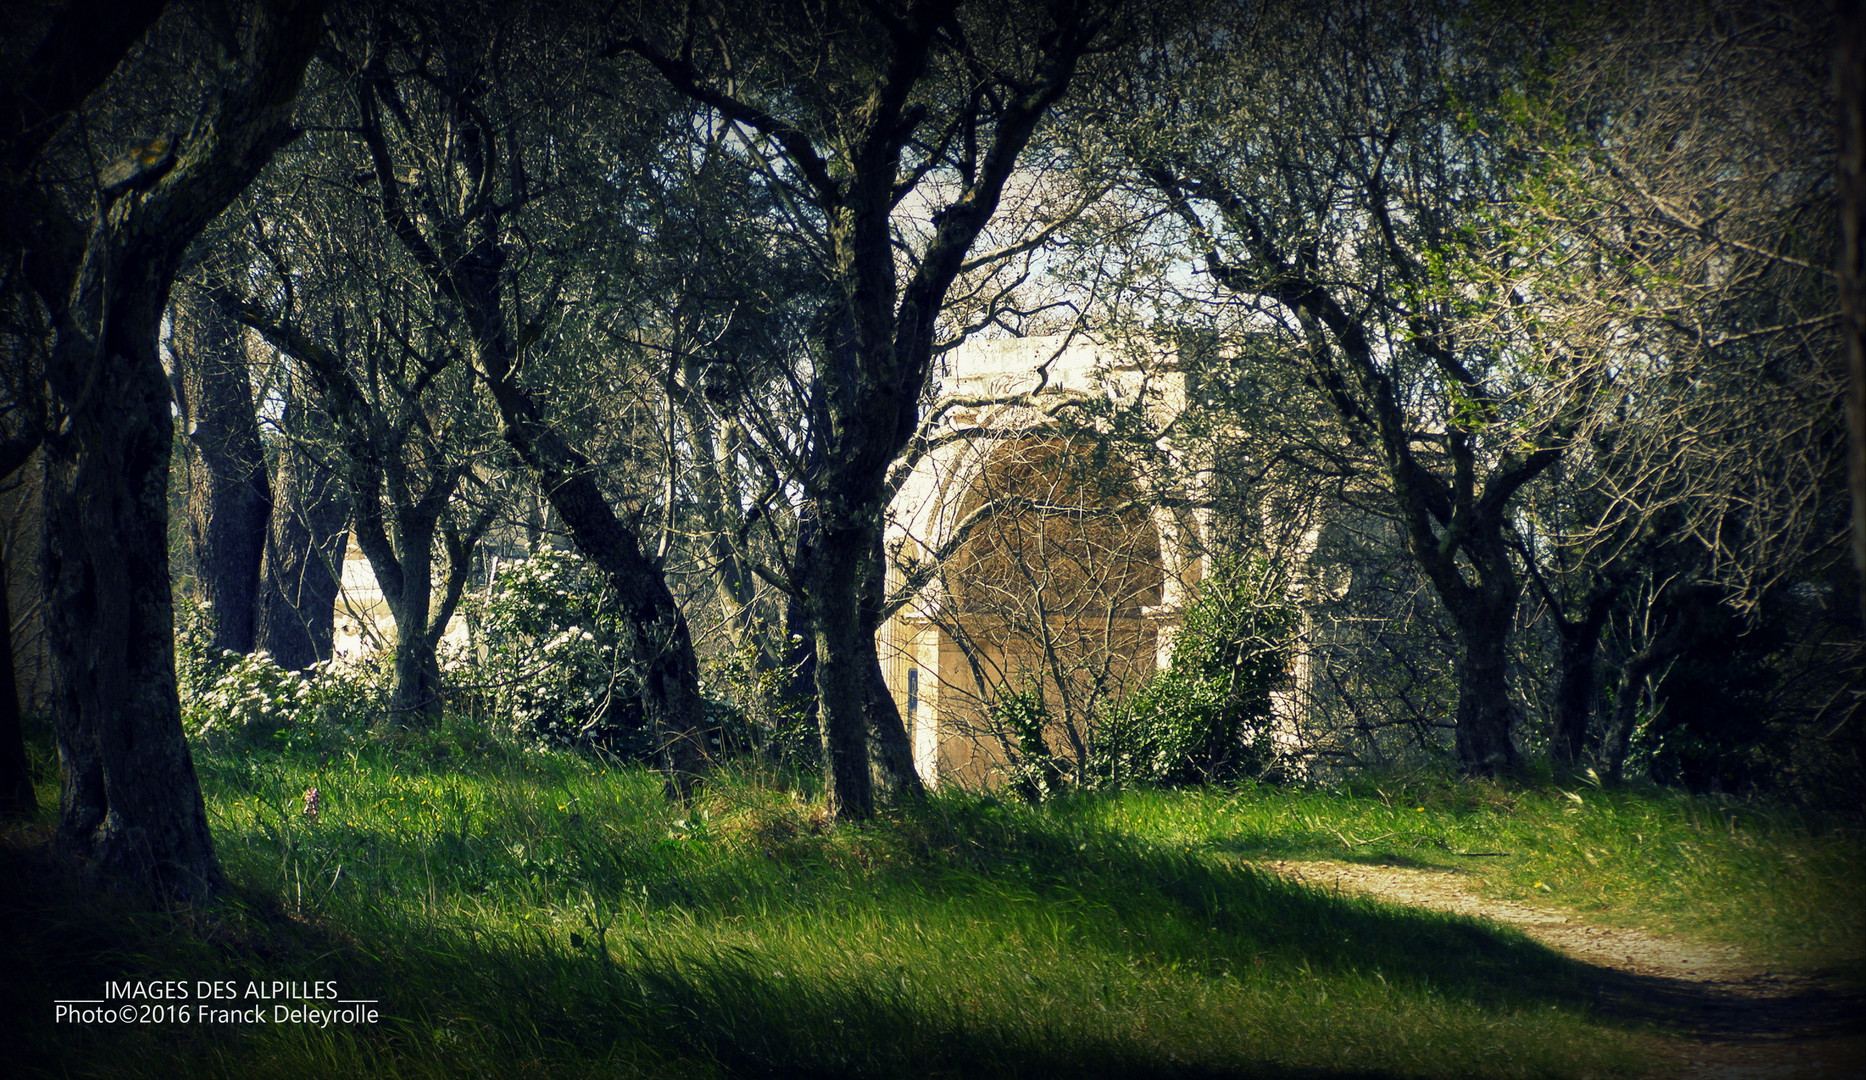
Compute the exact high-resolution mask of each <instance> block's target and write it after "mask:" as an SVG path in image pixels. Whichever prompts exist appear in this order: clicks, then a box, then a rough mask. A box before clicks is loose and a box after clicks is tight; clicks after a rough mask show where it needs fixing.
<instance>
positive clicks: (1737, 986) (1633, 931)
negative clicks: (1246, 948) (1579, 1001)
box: [1255, 859, 1866, 1080]
mask: <svg viewBox="0 0 1866 1080" xmlns="http://www.w3.org/2000/svg"><path fill="white" fill-rule="evenodd" d="M1255 865H1257V866H1258V867H1260V868H1262V869H1265V870H1270V871H1274V872H1275V873H1278V874H1281V875H1283V876H1285V877H1289V878H1293V879H1295V880H1298V881H1302V882H1305V883H1307V884H1310V885H1314V886H1317V887H1320V888H1329V889H1340V890H1342V891H1348V892H1360V893H1366V894H1369V895H1372V896H1376V897H1378V898H1380V899H1382V900H1388V901H1391V902H1393V903H1398V904H1407V905H1411V906H1414V907H1424V908H1432V909H1434V910H1438V911H1450V912H1455V913H1457V914H1460V915H1470V916H1474V917H1478V918H1484V919H1491V920H1494V921H1496V922H1500V923H1505V924H1507V925H1510V926H1514V927H1516V928H1517V929H1519V930H1521V931H1522V932H1523V933H1525V934H1527V935H1528V936H1529V937H1531V938H1534V939H1535V940H1537V941H1539V942H1541V943H1542V944H1544V945H1547V946H1549V947H1550V948H1552V949H1556V950H1558V951H1560V952H1562V953H1565V954H1567V955H1568V956H1570V957H1573V958H1574V959H1576V960H1580V961H1582V962H1584V963H1587V964H1591V965H1593V966H1595V967H1597V968H1601V969H1603V975H1604V976H1605V977H1604V979H1603V990H1602V997H1603V1004H1604V1005H1606V1006H1608V1007H1610V1008H1622V1009H1625V1010H1627V1011H1629V1012H1633V1013H1635V1014H1643V1015H1645V1016H1647V1017H1648V1018H1650V1019H1652V1020H1655V1021H1658V1022H1660V1023H1662V1024H1664V1025H1665V1026H1666V1027H1668V1028H1670V1029H1672V1030H1673V1031H1674V1032H1676V1037H1675V1038H1674V1039H1673V1040H1672V1050H1673V1061H1672V1063H1671V1067H1670V1068H1668V1069H1667V1070H1666V1071H1665V1072H1664V1073H1662V1074H1660V1075H1663V1076H1670V1077H1678V1078H1681V1080H1682V1078H1693V1080H1695V1078H1699V1077H1702V1078H1706V1080H1800V1078H1803V1077H1808V1078H1820V1080H1842V1078H1845V1080H1852V1078H1866V1005H1863V1004H1862V1002H1861V1000H1860V998H1859V997H1858V996H1857V995H1856V994H1849V993H1846V992H1844V991H1843V990H1842V989H1841V988H1840V987H1837V986H1835V985H1833V984H1832V983H1830V982H1826V981H1823V980H1820V979H1816V978H1812V977H1809V976H1806V975H1800V974H1792V973H1786V972H1776V971H1770V970H1767V969H1764V968H1759V967H1756V966H1755V965H1753V964H1750V963H1747V962H1745V961H1744V959H1743V958H1742V956H1741V955H1740V953H1739V952H1738V951H1737V950H1736V949H1735V948H1734V947H1731V946H1725V945H1706V944H1700V943H1697V942H1690V941H1684V940H1682V939H1678V938H1669V937H1661V936H1659V935H1657V934H1652V933H1649V932H1647V931H1645V930H1641V929H1638V928H1636V927H1621V926H1601V925H1597V924H1594V923H1589V922H1587V921H1586V920H1585V919H1584V918H1583V917H1582V916H1580V915H1578V914H1575V913H1573V912H1566V911H1561V910H1559V909H1557V908H1554V907H1540V906H1536V905H1533V904H1526V903H1522V902H1520V901H1511V900H1493V899H1489V898H1486V897H1482V896H1479V895H1478V893H1477V889H1476V886H1477V884H1478V879H1477V878H1476V877H1475V875H1472V874H1469V873H1463V872H1459V871H1456V870H1428V869H1420V868H1416V867H1406V866H1381V865H1369V864H1365V863H1346V862H1335V861H1332V860H1324V859H1317V860H1303V861H1264V862H1258V863H1256V864H1255Z"/></svg>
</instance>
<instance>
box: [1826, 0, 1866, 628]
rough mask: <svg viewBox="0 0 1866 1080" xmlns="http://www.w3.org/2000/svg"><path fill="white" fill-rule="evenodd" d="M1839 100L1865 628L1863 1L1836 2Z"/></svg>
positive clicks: (1843, 278) (1850, 435) (1843, 308)
mask: <svg viewBox="0 0 1866 1080" xmlns="http://www.w3.org/2000/svg"><path fill="white" fill-rule="evenodd" d="M1834 76H1835V78H1834V81H1835V87H1836V89H1837V91H1838V93H1839V97H1840V154H1839V164H1840V168H1839V172H1840V223H1841V245H1840V318H1841V323H1840V327H1841V334H1842V336H1843V337H1844V338H1845V343H1844V345H1845V348H1846V353H1847V477H1848V484H1849V487H1850V490H1851V494H1852V502H1853V569H1854V574H1855V584H1856V585H1858V586H1859V608H1860V621H1861V625H1862V626H1866V3H1862V2H1861V0H1842V2H1841V4H1840V47H1839V48H1838V49H1837V50H1835V53H1834Z"/></svg>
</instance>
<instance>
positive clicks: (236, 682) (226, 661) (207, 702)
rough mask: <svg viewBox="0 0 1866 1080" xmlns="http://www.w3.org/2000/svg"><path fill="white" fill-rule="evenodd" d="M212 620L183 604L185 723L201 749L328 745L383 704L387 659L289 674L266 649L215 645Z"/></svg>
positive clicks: (178, 662)
mask: <svg viewBox="0 0 1866 1080" xmlns="http://www.w3.org/2000/svg"><path fill="white" fill-rule="evenodd" d="M207 625H208V624H207V620H206V619H204V618H203V617H202V613H201V611H200V609H199V608H197V607H195V606H194V605H192V604H189V603H185V602H184V603H182V604H180V605H178V607H177V618H176V633H175V672H176V676H177V682H178V687H177V689H178V690H179V691H180V695H181V719H182V727H183V728H184V729H185V730H186V731H187V733H188V736H189V737H190V738H191V739H193V740H194V741H196V742H197V743H199V744H201V745H203V746H207V747H211V748H219V747H224V746H228V745H243V746H248V747H253V746H260V745H265V744H268V743H271V744H274V745H279V746H288V747H309V746H318V745H323V744H326V743H329V742H332V741H341V740H343V739H346V738H348V737H351V736H354V735H356V734H359V733H361V732H362V731H364V730H366V729H367V728H368V726H369V723H370V720H371V719H372V718H373V717H374V716H376V715H377V714H378V713H379V711H380V709H381V704H382V702H383V700H384V697H385V694H386V691H387V686H388V671H387V669H386V666H385V665H384V663H383V662H382V660H381V658H365V659H363V660H356V661H352V660H327V661H323V662H320V663H317V664H313V665H312V666H311V667H310V668H308V669H306V670H305V671H303V672H298V671H290V670H287V669H285V668H282V667H280V666H279V665H278V664H277V663H276V662H274V661H273V659H272V657H271V656H270V655H268V654H267V653H266V652H265V651H264V650H261V651H258V652H255V653H252V654H251V655H242V654H240V653H237V652H232V651H229V650H216V649H214V648H213V646H212V644H211V636H212V635H211V634H210V633H209V632H208V630H207Z"/></svg>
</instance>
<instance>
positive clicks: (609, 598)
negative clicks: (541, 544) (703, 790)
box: [461, 550, 648, 757]
mask: <svg viewBox="0 0 1866 1080" xmlns="http://www.w3.org/2000/svg"><path fill="white" fill-rule="evenodd" d="M472 614H473V615H474V616H475V617H476V620H475V621H476V622H478V624H479V628H480V656H479V660H480V663H478V664H477V665H475V666H472V667H471V668H469V669H463V670H462V672H461V674H463V675H466V676H467V677H468V678H469V679H470V683H469V685H467V686H466V687H463V689H468V690H471V691H474V693H473V694H472V695H471V696H472V697H473V698H475V699H476V700H478V701H479V702H480V703H481V706H482V708H484V709H486V710H487V711H488V712H489V713H490V715H491V717H492V718H493V719H494V720H495V721H496V722H498V723H499V724H501V725H502V726H506V727H508V728H509V730H511V731H512V732H513V733H514V734H517V735H519V736H521V737H525V738H532V739H537V740H539V741H541V742H546V743H551V744H556V745H565V746H595V747H601V748H602V749H604V750H606V751H608V752H610V753H614V754H618V755H621V756H624V757H640V756H645V754H646V752H647V749H648V739H647V736H646V733H645V732H644V730H643V715H642V708H641V699H640V696H639V694H638V692H637V689H636V681H635V668H634V664H633V658H632V656H631V654H630V650H629V647H628V639H627V637H626V630H627V626H626V624H625V622H624V621H623V619H622V617H621V615H620V613H619V612H618V610H617V604H616V600H615V595H614V593H613V591H612V590H611V588H610V586H609V583H608V581H607V579H606V578H605V577H604V576H603V575H602V574H601V573H599V572H597V571H596V569H595V568H594V567H592V566H590V565H589V564H588V563H586V562H585V561H584V560H583V559H582V558H580V557H579V556H577V555H575V554H573V553H571V552H567V551H549V550H546V551H540V552H538V553H536V554H534V555H533V556H531V557H530V558H529V559H526V560H524V561H523V562H515V563H512V564H510V565H508V566H505V567H502V568H501V569H500V570H499V573H498V575H497V577H496V578H495V579H494V581H493V587H492V590H491V594H490V595H489V596H484V597H480V598H478V599H477V600H475V601H474V602H473V604H472Z"/></svg>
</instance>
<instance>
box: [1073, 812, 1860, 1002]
mask: <svg viewBox="0 0 1866 1080" xmlns="http://www.w3.org/2000/svg"><path fill="white" fill-rule="evenodd" d="M1097 816H1098V819H1099V820H1101V821H1103V822H1105V823H1106V824H1107V825H1108V827H1110V828H1117V829H1123V830H1127V831H1131V832H1133V833H1134V834H1135V835H1139V836H1144V837H1147V838H1149V839H1152V840H1153V841H1155V842H1157V843H1169V844H1170V843H1179V844H1191V845H1194V846H1195V847H1199V848H1202V849H1205V850H1210V851H1214V852H1225V853H1229V854H1233V855H1236V856H1241V857H1243V858H1246V859H1308V858H1329V859H1340V860H1343V861H1349V862H1372V863H1393V864H1399V865H1409V866H1430V867H1438V868H1446V869H1457V870H1461V871H1465V872H1468V873H1471V874H1474V875H1476V877H1477V879H1478V882H1479V883H1480V891H1481V892H1483V893H1485V894H1487V895H1490V896H1494V897H1499V898H1505V899H1516V900H1527V901H1530V902H1536V903H1543V904H1551V903H1552V904H1557V905H1562V906H1566V907H1569V908H1572V909H1573V910H1575V911H1578V912H1582V913H1584V914H1585V915H1586V916H1587V917H1588V918H1589V919H1590V920H1592V921H1596V922H1602V923H1609V924H1619V925H1638V926H1642V927H1645V928H1647V929H1649V930H1654V931H1658V932H1662V933H1668V934H1676V935H1679V936H1683V937H1687V938H1694V939H1697V940H1701V941H1710V942H1719V943H1726V944H1731V945H1735V946H1738V947H1739V949H1740V950H1741V952H1742V953H1743V954H1744V955H1745V956H1746V957H1747V958H1748V959H1749V960H1750V961H1752V962H1754V963H1758V964H1764V965H1776V966H1780V967H1786V968H1804V969H1812V968H1824V967H1832V966H1834V965H1836V964H1841V965H1845V964H1854V965H1857V963H1858V961H1859V960H1860V959H1861V957H1862V956H1866V871H1863V869H1862V860H1861V858H1860V855H1861V850H1860V839H1861V838H1860V833H1859V827H1858V823H1856V822H1834V821H1825V820H1822V819H1821V818H1820V817H1818V816H1814V815H1808V814H1803V813H1799V812H1796V811H1794V810H1792V809H1785V808H1780V807H1770V806H1767V805H1761V804H1754V803H1742V802H1736V801H1733V800H1727V799H1717V798H1704V797H1694V796H1691V795H1689V794H1685V793H1682V792H1678V791H1670V790H1665V789H1659V788H1639V787H1627V788H1622V789H1618V790H1602V789H1600V788H1599V787H1598V786H1587V785H1583V786H1579V787H1578V788H1563V787H1559V786H1555V785H1542V786H1535V785H1504V784H1492V783H1479V782H1453V783H1447V782H1442V781H1439V782H1434V781H1413V782H1407V781H1404V780H1400V779H1398V778H1389V779H1388V780H1386V781H1380V780H1361V781H1357V782H1354V783H1351V784H1349V785H1347V786H1345V787H1344V788H1342V789H1340V790H1334V791H1326V792H1324V791H1317V790H1313V789H1303V788H1269V787H1256V788H1250V789H1246V790H1244V791H1238V792H1219V791H1206V792H1192V793H1160V792H1151V793H1134V794H1131V795H1127V796H1124V797H1123V798H1122V799H1119V800H1115V801H1111V802H1109V803H1107V804H1105V805H1103V806H1101V807H1099V808H1098V810H1097ZM1471 853H1481V854H1471Z"/></svg>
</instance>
